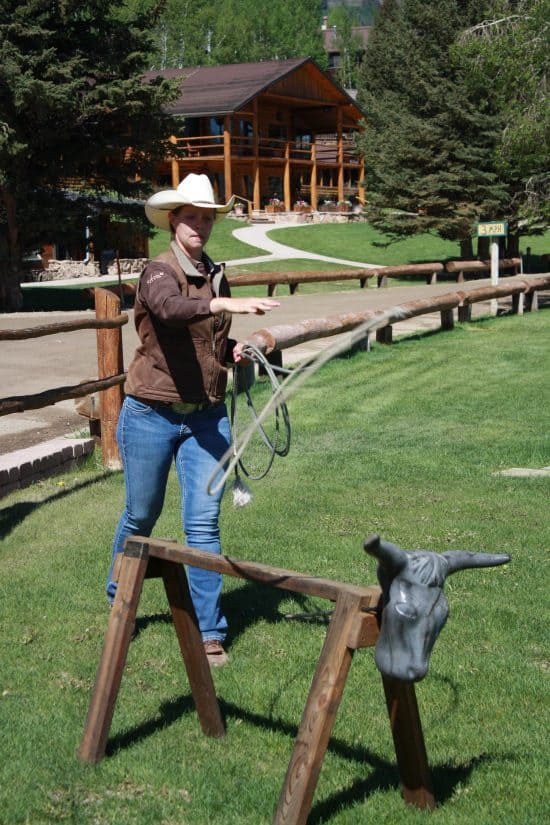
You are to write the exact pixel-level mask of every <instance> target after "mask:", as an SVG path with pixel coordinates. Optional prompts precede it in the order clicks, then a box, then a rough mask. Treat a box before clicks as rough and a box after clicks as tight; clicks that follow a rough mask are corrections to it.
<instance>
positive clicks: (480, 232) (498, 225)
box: [477, 221, 508, 238]
mask: <svg viewBox="0 0 550 825" xmlns="http://www.w3.org/2000/svg"><path fill="white" fill-rule="evenodd" d="M507 234H508V224H507V222H506V221H483V223H478V225H477V237H478V238H486V237H488V236H490V237H491V238H498V237H502V236H505V235H507Z"/></svg>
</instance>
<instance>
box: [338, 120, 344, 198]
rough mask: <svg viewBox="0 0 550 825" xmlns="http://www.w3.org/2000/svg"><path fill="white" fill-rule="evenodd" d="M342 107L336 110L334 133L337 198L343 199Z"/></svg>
mask: <svg viewBox="0 0 550 825" xmlns="http://www.w3.org/2000/svg"><path fill="white" fill-rule="evenodd" d="M342 123H343V112H342V107H341V106H338V109H337V110H336V134H337V136H338V200H339V201H343V200H344V135H343V133H342Z"/></svg>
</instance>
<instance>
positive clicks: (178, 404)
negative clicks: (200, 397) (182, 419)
mask: <svg viewBox="0 0 550 825" xmlns="http://www.w3.org/2000/svg"><path fill="white" fill-rule="evenodd" d="M170 406H171V408H172V410H173V411H174V412H176V413H180V415H186V414H188V413H193V412H197V410H200V408H201V405H200V404H190V403H189V402H187V401H175V402H174V403H173V404H171V405H170Z"/></svg>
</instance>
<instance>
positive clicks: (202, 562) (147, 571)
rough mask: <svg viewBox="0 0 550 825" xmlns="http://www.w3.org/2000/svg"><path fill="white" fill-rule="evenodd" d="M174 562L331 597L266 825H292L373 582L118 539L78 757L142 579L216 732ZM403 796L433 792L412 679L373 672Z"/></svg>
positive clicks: (106, 708) (107, 696)
mask: <svg viewBox="0 0 550 825" xmlns="http://www.w3.org/2000/svg"><path fill="white" fill-rule="evenodd" d="M184 564H187V565H193V566H195V567H201V568H204V569H206V570H215V571H217V572H218V573H222V574H226V575H230V576H236V577H238V578H242V579H248V580H251V581H255V582H261V583H263V584H267V585H270V586H272V587H279V588H282V589H284V590H291V591H293V592H295V593H303V594H305V595H309V596H318V597H321V598H325V599H329V600H330V601H332V602H334V610H333V612H332V617H331V620H330V624H329V626H328V630H327V635H326V638H325V641H324V644H323V647H322V650H321V654H320V656H319V661H318V663H317V667H316V670H315V674H314V677H313V681H312V684H311V688H310V691H309V695H308V698H307V701H306V706H305V708H304V712H303V715H302V720H301V723H300V727H299V730H298V734H297V737H296V741H295V743H294V750H293V753H292V756H291V759H290V763H289V765H288V769H287V772H286V777H285V780H284V784H283V787H282V790H281V794H280V797H279V804H278V806H277V810H276V812H275V816H274V819H273V823H274V825H283V823H285V825H302V823H305V822H306V820H307V817H308V814H309V811H310V808H311V803H312V800H313V794H314V792H315V787H316V784H317V780H318V778H319V773H320V771H321V766H322V763H323V758H324V755H325V751H326V749H327V746H328V742H329V739H330V734H331V731H332V727H333V724H334V720H335V719H336V714H337V712H338V707H339V705H340V700H341V698H342V695H343V692H344V687H345V684H346V679H347V675H348V672H349V669H350V666H351V661H352V658H353V654H354V652H355V650H357V649H358V648H361V647H368V646H372V645H374V644H375V642H376V639H377V637H378V620H379V609H378V608H379V604H380V595H381V593H380V588H379V587H358V586H356V585H353V584H342V583H339V582H335V581H331V580H329V579H322V578H316V577H314V576H308V575H306V574H304V573H296V572H293V571H291V570H282V569H279V568H276V567H270V566H268V565H265V564H258V563H255V562H249V561H238V560H237V559H231V558H229V557H227V556H218V555H214V554H212V553H208V552H205V551H201V550H193V549H191V548H189V547H184V546H183V545H179V544H177V543H176V542H172V541H166V540H155V539H149V538H142V537H139V536H137V537H135V538H132V539H127V540H126V542H125V545H124V551H123V553H121V555H120V561H119V563H118V565H117V577H118V589H117V595H116V598H115V602H114V605H113V609H112V611H111V616H110V619H109V624H108V627H107V632H106V634H105V641H104V645H103V651H102V654H101V658H100V662H99V667H98V672H97V677H96V682H95V686H94V690H93V693H92V698H91V702H90V708H89V711H88V716H87V719H86V725H85V728H84V735H83V737H82V742H81V745H80V749H79V752H78V755H79V758H80V759H81V760H83V761H84V762H90V763H95V762H99V761H100V760H101V759H102V758H103V756H104V755H105V749H106V746H107V738H108V735H109V729H110V726H111V722H112V718H113V713H114V708H115V702H116V698H117V695H118V691H119V688H120V683H121V680H122V672H123V670H124V665H125V663H126V657H127V654H128V648H129V645H130V641H131V638H132V632H133V628H134V623H135V619H136V613H137V607H138V603H139V598H140V595H141V589H142V586H143V581H144V579H145V578H146V577H152V576H156V577H158V576H161V577H162V579H163V582H164V588H165V590H166V595H167V597H168V602H169V605H170V610H171V612H172V619H173V622H174V627H175V630H176V634H177V637H178V642H179V646H180V650H181V653H182V656H183V661H184V664H185V668H186V671H187V677H188V679H189V684H190V688H191V693H192V696H193V700H194V702H195V707H196V709H197V713H198V716H199V720H200V724H201V728H202V730H203V733H205V734H206V735H207V736H213V737H221V736H223V735H224V733H225V728H224V723H223V719H222V716H221V712H220V708H219V705H218V700H217V697H216V692H215V689H214V683H213V680H212V675H211V672H210V667H209V664H208V661H207V658H206V654H205V652H204V647H203V645H202V639H201V634H200V632H199V628H198V624H197V619H196V616H195V611H194V608H193V603H192V601H191V595H190V592H189V586H188V583H187V576H186V574H185V569H184V567H183V565H184ZM382 682H383V685H384V691H385V695H386V704H387V707H388V713H389V717H390V724H391V730H392V735H393V741H394V746H395V753H396V758H397V765H398V769H399V774H400V779H401V785H402V790H403V797H404V799H405V801H406V802H408V803H410V804H412V805H416V806H417V807H419V808H433V807H434V804H435V802H434V796H433V792H432V788H431V781H430V772H429V767H428V761H427V756H426V749H425V746H424V737H423V734H422V727H421V724H420V716H419V713H418V706H417V702H416V695H415V690H414V685H413V684H412V683H410V682H401V681H398V680H396V679H388V678H385V677H382Z"/></svg>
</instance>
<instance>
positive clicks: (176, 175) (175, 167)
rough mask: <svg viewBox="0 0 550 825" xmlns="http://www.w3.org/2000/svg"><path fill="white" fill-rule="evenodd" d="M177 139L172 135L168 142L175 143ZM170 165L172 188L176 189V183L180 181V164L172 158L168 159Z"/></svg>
mask: <svg viewBox="0 0 550 825" xmlns="http://www.w3.org/2000/svg"><path fill="white" fill-rule="evenodd" d="M177 142H178V139H177V138H176V137H175V136H174V135H172V136H171V138H170V143H173V144H176V143H177ZM170 164H171V166H172V189H177V186H178V183H179V182H180V165H179V163H178V161H177V160H176V158H172V160H171V161H170Z"/></svg>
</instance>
